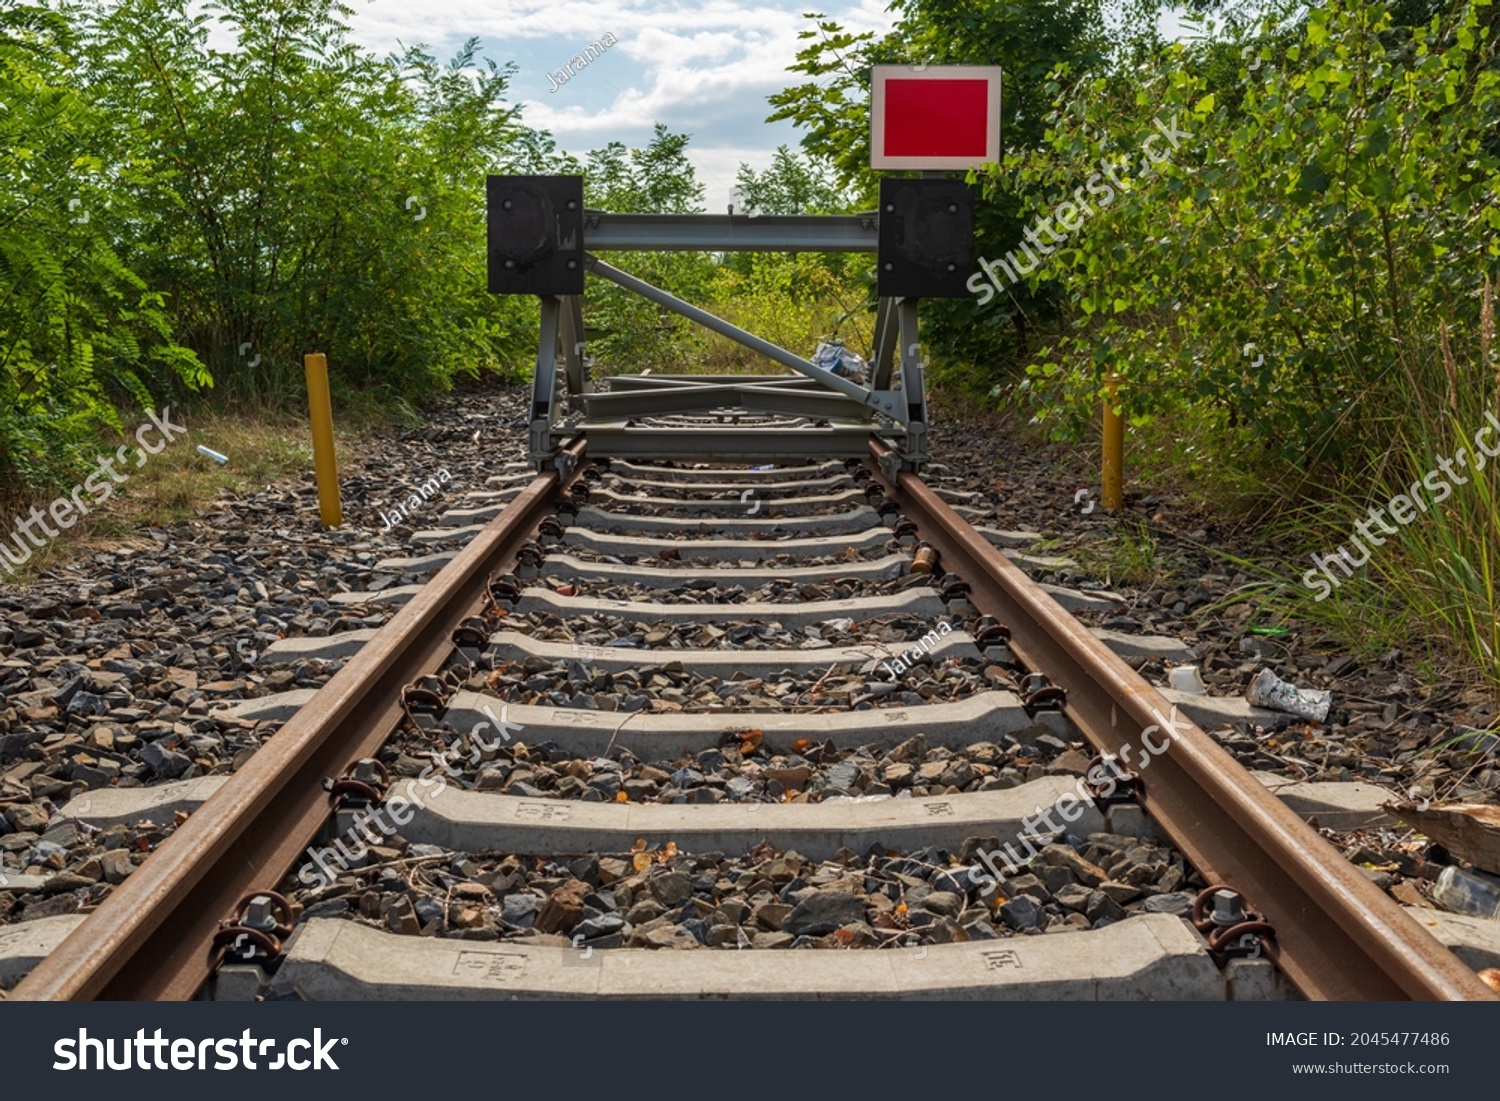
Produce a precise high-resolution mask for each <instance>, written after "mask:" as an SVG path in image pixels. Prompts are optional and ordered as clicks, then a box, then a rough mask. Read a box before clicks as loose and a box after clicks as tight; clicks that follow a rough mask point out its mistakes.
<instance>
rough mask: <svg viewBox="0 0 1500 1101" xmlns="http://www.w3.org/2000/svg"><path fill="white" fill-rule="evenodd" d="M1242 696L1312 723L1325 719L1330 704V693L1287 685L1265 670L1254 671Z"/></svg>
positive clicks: (1255, 704) (1252, 701)
mask: <svg viewBox="0 0 1500 1101" xmlns="http://www.w3.org/2000/svg"><path fill="white" fill-rule="evenodd" d="M1245 699H1247V700H1249V701H1250V703H1251V704H1252V705H1253V706H1255V707H1269V708H1271V709H1272V710H1274V711H1285V712H1286V713H1287V714H1288V715H1296V716H1298V717H1299V718H1303V719H1311V720H1312V721H1313V722H1315V723H1320V722H1323V721H1324V720H1325V719H1327V718H1328V709H1329V708H1330V707H1332V706H1333V693H1332V692H1322V691H1319V690H1317V689H1315V688H1298V687H1297V686H1296V685H1295V684H1288V683H1287V682H1286V681H1284V680H1282V679H1281V678H1280V677H1278V676H1277V675H1276V674H1275V673H1273V672H1271V670H1269V669H1262V670H1261V671H1260V672H1259V673H1256V674H1255V679H1254V680H1253V681H1251V682H1250V687H1249V688H1247V689H1245Z"/></svg>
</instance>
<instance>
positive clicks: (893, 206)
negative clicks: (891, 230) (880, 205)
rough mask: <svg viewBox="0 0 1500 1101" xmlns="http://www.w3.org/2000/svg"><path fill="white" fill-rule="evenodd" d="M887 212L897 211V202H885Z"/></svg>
mask: <svg viewBox="0 0 1500 1101" xmlns="http://www.w3.org/2000/svg"><path fill="white" fill-rule="evenodd" d="M885 212H886V213H887V214H894V213H896V204H895V203H886V204H885Z"/></svg>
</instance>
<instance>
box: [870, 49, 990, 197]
mask: <svg viewBox="0 0 1500 1101" xmlns="http://www.w3.org/2000/svg"><path fill="white" fill-rule="evenodd" d="M892 77H899V78H900V79H902V80H986V81H988V82H989V117H990V119H991V120H992V125H991V127H990V132H989V133H988V134H987V135H986V136H985V151H984V157H983V159H981V160H977V161H976V160H974V159H973V158H971V157H895V156H883V155H882V154H881V152H880V149H879V145H878V142H879V139H880V135H881V134H882V133H883V132H884V130H885V85H886V81H888V80H890V79H891V78H892ZM1002 79H1003V74H1002V70H1001V68H1000V66H999V65H930V66H922V67H920V68H919V67H917V66H914V65H876V66H873V67H872V68H871V70H870V167H871V168H873V169H876V170H877V171H879V170H883V169H933V170H937V169H952V168H978V167H979V166H980V165H982V164H997V163H999V160H1000V85H1001V82H1002Z"/></svg>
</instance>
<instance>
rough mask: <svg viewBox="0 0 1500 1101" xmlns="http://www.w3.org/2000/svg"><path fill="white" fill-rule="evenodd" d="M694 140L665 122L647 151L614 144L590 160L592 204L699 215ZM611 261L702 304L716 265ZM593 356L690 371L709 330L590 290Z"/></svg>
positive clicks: (655, 256)
mask: <svg viewBox="0 0 1500 1101" xmlns="http://www.w3.org/2000/svg"><path fill="white" fill-rule="evenodd" d="M687 144H688V137H687V135H685V134H673V133H671V132H669V131H668V130H667V128H666V127H665V126H663V125H661V124H660V123H658V124H657V125H656V128H655V132H654V134H653V136H652V139H651V142H650V143H649V144H648V145H647V146H646V148H644V149H627V148H626V147H625V146H624V145H623V144H622V143H620V142H611V143H610V144H609V145H607V146H605V147H604V148H603V149H596V150H594V151H593V152H591V153H590V154H589V156H588V172H587V174H586V175H585V176H584V197H585V201H586V205H587V206H589V207H590V208H591V209H595V210H607V211H611V212H613V213H615V214H642V213H646V214H699V213H702V211H703V185H702V184H700V183H698V179H697V174H696V173H695V172H694V170H693V165H692V162H690V161H689V160H688V159H687V152H686V150H687ZM604 259H605V260H606V261H607V262H608V263H609V264H610V265H611V266H613V267H617V268H620V269H621V270H622V271H625V272H628V273H629V274H631V275H633V276H635V277H636V278H638V279H644V280H645V281H646V282H647V283H650V284H652V285H653V286H657V287H660V288H661V289H662V290H665V291H668V292H670V293H672V294H675V295H676V296H677V297H679V298H684V299H686V300H687V301H689V302H693V303H696V304H702V303H703V301H704V300H705V299H706V298H707V296H708V292H709V288H710V285H711V283H712V279H713V272H714V269H713V263H712V261H711V260H710V259H709V258H708V257H707V256H705V255H704V254H702V253H698V252H689V253H667V252H621V253H610V254H609V255H607V256H606V257H604ZM588 290H589V298H588V309H587V312H586V313H585V318H586V319H587V322H588V329H589V341H590V343H589V353H590V354H591V355H594V356H595V357H597V359H598V360H599V364H600V367H601V368H602V369H603V371H605V372H607V371H609V370H611V369H614V368H620V369H624V370H628V371H632V372H634V371H640V370H644V369H645V368H647V367H649V368H651V369H653V370H656V371H676V372H679V373H680V372H682V371H685V370H692V369H693V361H694V359H695V357H696V356H698V355H700V354H701V353H702V351H703V349H704V348H706V347H707V342H706V337H705V335H704V331H703V330H702V329H701V328H699V327H698V326H696V325H694V324H693V323H692V322H690V321H688V320H687V319H686V318H684V317H682V316H681V315H679V314H676V313H673V312H672V311H671V310H668V309H666V308H665V307H662V306H658V305H657V304H656V303H654V302H650V301H648V300H647V299H644V298H642V297H640V296H639V295H637V294H634V293H633V292H631V291H627V290H625V289H624V288H622V287H618V286H616V285H615V284H613V283H610V282H608V281H606V280H604V279H596V280H594V281H592V282H591V283H590V284H589V289H588Z"/></svg>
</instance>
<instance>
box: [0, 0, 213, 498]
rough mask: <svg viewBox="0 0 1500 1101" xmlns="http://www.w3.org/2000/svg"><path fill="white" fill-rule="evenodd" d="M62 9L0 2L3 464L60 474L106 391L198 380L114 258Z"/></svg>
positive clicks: (159, 308) (108, 412) (25, 479)
mask: <svg viewBox="0 0 1500 1101" xmlns="http://www.w3.org/2000/svg"><path fill="white" fill-rule="evenodd" d="M74 46H75V43H74V41H73V37H72V35H71V33H70V31H69V29H68V25H67V22H66V21H65V20H64V19H63V18H62V17H61V16H59V15H57V14H56V13H53V12H50V11H46V10H44V9H41V8H38V7H32V6H25V7H12V8H6V9H0V108H3V110H0V470H6V471H8V472H10V474H12V475H13V476H14V477H15V479H16V480H17V481H18V482H20V483H23V484H54V485H55V484H61V483H63V482H66V481H68V480H70V479H71V478H72V477H73V476H75V475H76V474H77V472H78V470H79V469H81V468H82V467H83V466H88V465H92V462H91V460H89V459H88V458H87V456H85V455H84V454H82V452H83V450H84V449H85V448H86V447H87V445H88V443H89V442H90V440H91V437H92V435H93V433H94V432H96V431H97V430H98V429H99V428H100V427H101V426H103V425H112V426H114V427H116V428H118V427H119V422H118V418H117V416H116V414H115V411H114V406H113V402H116V401H120V400H124V399H128V400H132V401H136V402H139V403H140V404H142V405H152V404H155V403H154V402H153V400H152V395H153V394H154V393H160V392H161V390H162V389H163V387H164V386H165V385H166V384H167V383H168V382H169V381H172V382H177V383H180V384H182V385H184V386H188V387H196V386H200V385H202V384H204V383H206V382H207V381H208V378H207V375H206V373H205V372H204V371H203V368H202V366H201V364H199V363H198V361H197V360H196V359H195V358H194V356H193V355H192V353H191V352H189V351H188V350H187V349H185V348H183V347H181V346H179V345H178V344H177V343H175V342H174V341H173V340H172V337H171V331H170V326H169V323H168V318H167V312H166V310H165V308H164V306H165V304H164V301H163V298H162V296H161V294H160V293H158V292H157V291H156V289H155V288H153V287H151V286H150V285H149V284H148V283H147V282H146V281H144V280H142V279H141V278H140V277H139V276H138V275H136V274H135V273H134V272H132V271H131V270H130V269H129V267H128V266H127V264H126V263H125V262H124V261H123V260H122V258H121V255H120V252H119V249H120V242H119V240H118V238H117V236H116V233H115V231H114V230H113V228H112V225H111V217H112V207H113V204H114V203H115V187H116V185H118V183H119V182H120V178H121V173H120V172H119V171H118V170H112V169H111V168H109V167H108V166H107V165H106V163H105V160H104V158H103V156H102V152H103V149H104V147H105V144H106V143H107V142H108V141H109V140H110V135H109V130H110V124H109V120H108V119H107V118H105V117H104V116H103V115H102V114H101V113H100V112H98V111H97V110H95V109H94V107H93V106H92V105H91V104H90V103H88V102H87V101H86V100H85V98H84V97H82V96H81V95H80V94H79V93H78V91H77V89H76V87H75V84H76V81H77V72H76V68H75V62H74V59H73V57H72V55H71V51H72V50H73V48H74Z"/></svg>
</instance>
